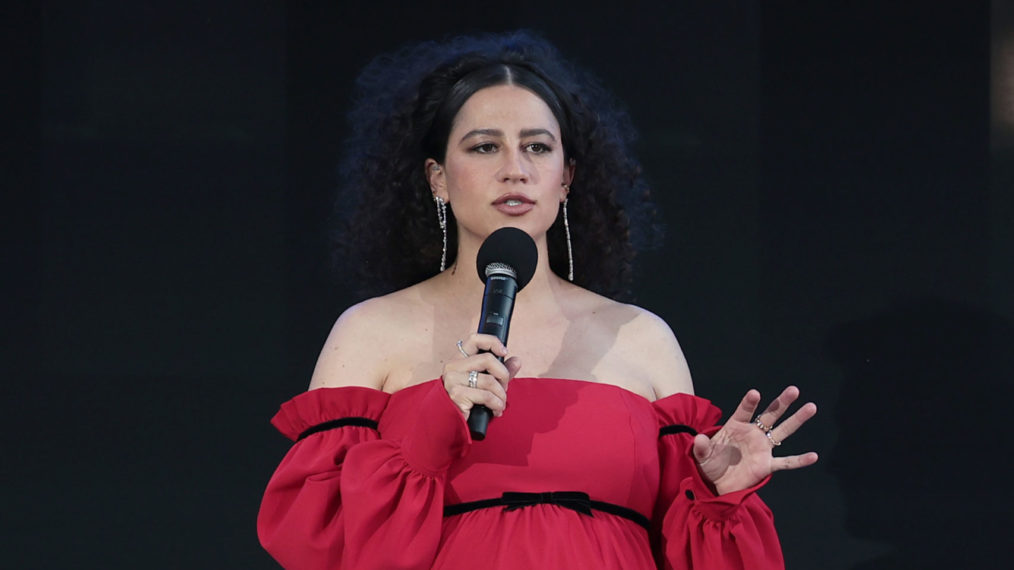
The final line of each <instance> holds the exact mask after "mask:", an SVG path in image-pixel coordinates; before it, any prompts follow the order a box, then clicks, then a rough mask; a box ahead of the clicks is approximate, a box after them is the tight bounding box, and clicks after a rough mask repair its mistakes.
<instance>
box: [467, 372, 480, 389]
mask: <svg viewBox="0 0 1014 570" xmlns="http://www.w3.org/2000/svg"><path fill="white" fill-rule="evenodd" d="M478 383H479V373H478V372H477V371H475V370H470V371H469V372H468V387H469V388H475V387H476V385H477V384H478Z"/></svg>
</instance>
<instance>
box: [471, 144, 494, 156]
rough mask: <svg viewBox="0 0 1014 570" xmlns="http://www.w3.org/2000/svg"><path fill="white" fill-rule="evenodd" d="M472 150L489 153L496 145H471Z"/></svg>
mask: <svg viewBox="0 0 1014 570" xmlns="http://www.w3.org/2000/svg"><path fill="white" fill-rule="evenodd" d="M472 152H477V153H479V154H490V153H493V152H496V145H495V144H493V143H482V144H479V145H475V146H473V147H472Z"/></svg>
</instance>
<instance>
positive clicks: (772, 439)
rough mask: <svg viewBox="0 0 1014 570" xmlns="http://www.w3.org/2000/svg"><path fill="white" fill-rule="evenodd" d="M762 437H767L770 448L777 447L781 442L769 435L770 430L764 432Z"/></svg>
mask: <svg viewBox="0 0 1014 570" xmlns="http://www.w3.org/2000/svg"><path fill="white" fill-rule="evenodd" d="M764 435H766V436H768V441H770V442H771V447H778V446H779V445H781V444H782V442H780V441H778V440H777V439H775V436H773V435H771V430H768V431H766V432H764Z"/></svg>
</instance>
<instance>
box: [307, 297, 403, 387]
mask: <svg viewBox="0 0 1014 570" xmlns="http://www.w3.org/2000/svg"><path fill="white" fill-rule="evenodd" d="M377 305H378V302H377V300H375V299H372V300H368V301H364V302H362V303H359V304H358V305H355V306H352V307H350V308H349V309H347V310H346V311H345V312H344V313H342V315H341V316H340V317H338V320H337V321H336V322H335V324H334V327H332V328H331V333H330V334H329V335H328V337H327V340H326V341H324V346H323V348H321V350H320V356H318V357H317V365H316V367H315V368H314V370H313V376H312V378H311V379H310V387H309V389H310V390H313V389H316V388H335V387H343V386H364V387H367V388H375V389H377V390H380V389H381V388H382V387H383V385H384V379H385V378H386V371H385V370H384V369H383V366H382V362H383V358H382V354H380V353H379V352H378V351H379V350H380V349H381V347H383V346H384V343H383V341H382V337H383V333H382V330H381V329H382V327H383V326H384V319H383V318H381V317H382V313H383V311H382V309H381V308H380V307H378V306H377Z"/></svg>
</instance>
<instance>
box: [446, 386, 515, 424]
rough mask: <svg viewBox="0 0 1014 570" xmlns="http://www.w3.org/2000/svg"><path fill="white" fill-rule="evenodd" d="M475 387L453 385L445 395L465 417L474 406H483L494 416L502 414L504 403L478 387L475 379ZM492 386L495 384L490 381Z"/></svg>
mask: <svg viewBox="0 0 1014 570" xmlns="http://www.w3.org/2000/svg"><path fill="white" fill-rule="evenodd" d="M476 382H477V383H476V387H475V388H470V387H469V386H468V384H467V381H466V383H465V384H453V385H452V386H450V387H449V388H448V390H447V395H448V396H450V398H451V400H452V401H453V402H454V404H455V405H456V406H458V408H459V409H460V410H461V411H462V412H463V413H464V414H465V416H466V417H467V416H468V414H469V412H470V411H471V409H472V407H474V406H476V405H479V404H481V405H483V406H486V407H487V408H489V409H490V410H491V411H492V412H493V414H494V415H497V416H499V415H501V414H503V410H504V407H505V406H506V402H505V401H504V400H503V399H502V398H500V397H499V396H497V395H496V394H494V393H493V392H492V391H490V390H485V389H483V388H479V387H478V379H476ZM490 382H492V384H497V383H496V382H495V381H491V380H490Z"/></svg>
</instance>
